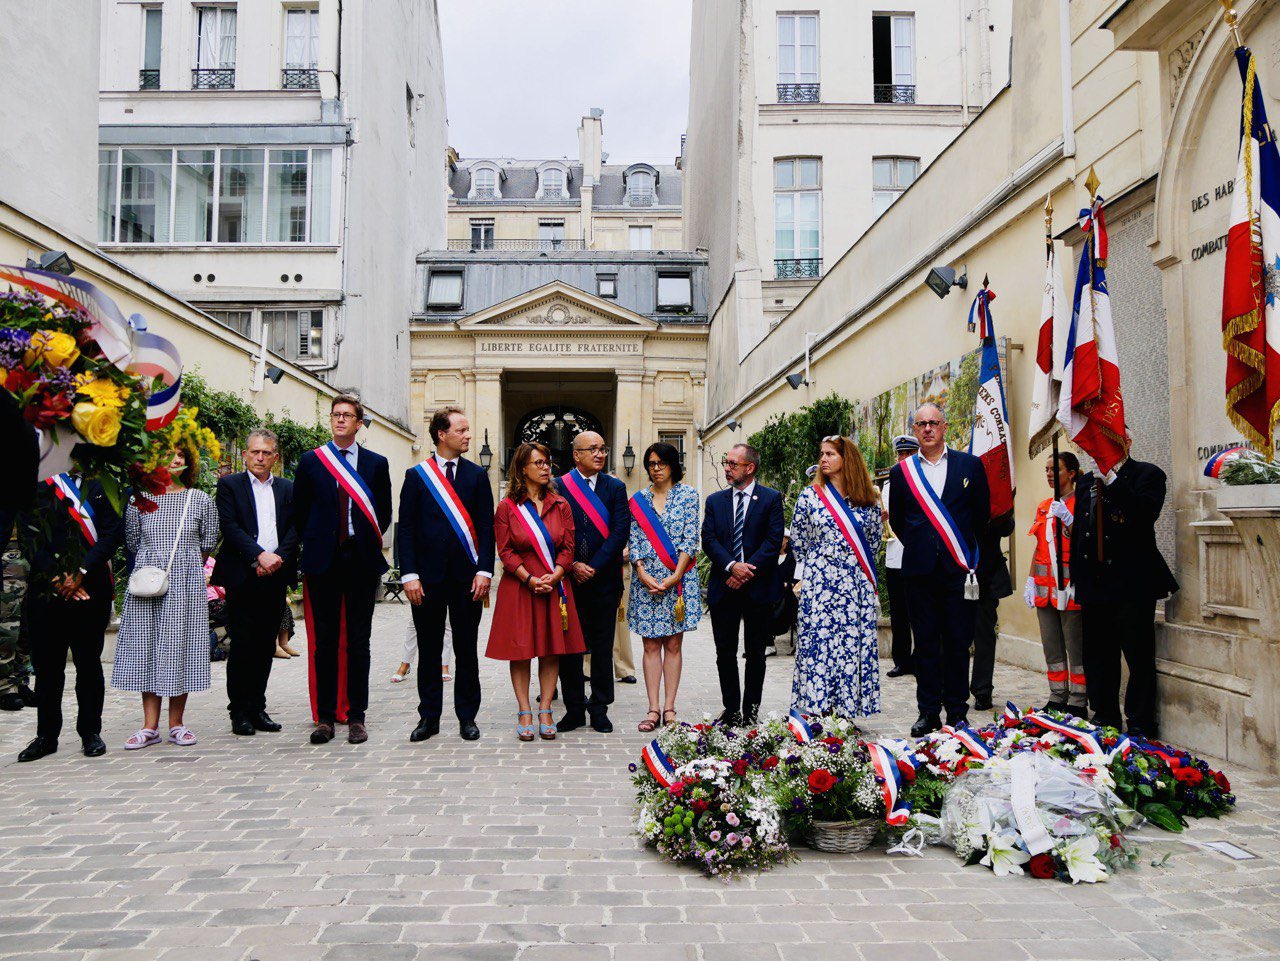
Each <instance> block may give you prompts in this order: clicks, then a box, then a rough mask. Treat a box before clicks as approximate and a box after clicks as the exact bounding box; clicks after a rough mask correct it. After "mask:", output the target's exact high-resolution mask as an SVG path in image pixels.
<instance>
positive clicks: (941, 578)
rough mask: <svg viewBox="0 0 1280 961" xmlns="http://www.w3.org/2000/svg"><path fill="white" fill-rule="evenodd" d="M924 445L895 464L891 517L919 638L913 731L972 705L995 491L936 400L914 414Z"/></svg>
mask: <svg viewBox="0 0 1280 961" xmlns="http://www.w3.org/2000/svg"><path fill="white" fill-rule="evenodd" d="M911 430H912V433H913V434H914V435H915V437H916V440H918V441H919V442H920V452H919V453H918V454H915V455H913V456H911V457H908V458H906V459H905V460H903V461H901V462H900V463H898V464H896V465H894V467H893V469H892V470H891V471H889V484H890V486H891V487H892V489H893V498H892V499H891V500H890V502H889V523H890V525H891V526H892V527H893V530H894V533H895V534H897V536H898V540H899V541H901V542H902V577H903V580H904V582H905V585H906V596H907V608H908V610H909V611H910V615H911V633H912V640H913V641H914V644H915V665H916V703H917V705H918V707H919V709H920V717H919V718H918V719H917V720H916V723H915V724H914V725H913V726H912V728H911V736H912V737H923V736H924V735H925V734H927V733H929V732H930V731H934V730H937V729H938V728H939V727H941V726H942V721H941V717H940V715H941V713H942V709H943V707H944V706H945V707H946V711H947V723H948V724H951V725H957V724H961V723H964V722H965V720H966V719H967V717H968V712H969V645H970V643H971V642H972V641H973V628H974V618H975V616H976V614H977V606H978V605H977V600H978V580H977V566H978V556H977V555H978V545H979V544H980V543H981V542H982V538H983V535H984V534H985V532H986V528H987V521H988V518H989V516H990V511H991V494H990V489H989V488H988V486H987V475H986V471H985V470H984V469H983V467H982V461H981V460H979V459H978V458H977V457H974V456H973V455H972V454H967V453H965V452H964V451H958V450H950V449H948V448H947V445H946V433H947V421H946V417H945V416H944V415H943V413H942V409H941V408H939V407H938V406H937V405H936V404H923V405H921V407H920V408H919V409H918V410H917V411H916V412H915V415H914V417H913V418H912V427H911Z"/></svg>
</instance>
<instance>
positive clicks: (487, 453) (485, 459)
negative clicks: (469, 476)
mask: <svg viewBox="0 0 1280 961" xmlns="http://www.w3.org/2000/svg"><path fill="white" fill-rule="evenodd" d="M492 463H493V451H492V450H490V449H489V428H488V427H486V428H485V429H484V446H483V447H481V448H480V466H481V467H483V468H484V469H485V470H488V469H489V466H490V465H491V464H492Z"/></svg>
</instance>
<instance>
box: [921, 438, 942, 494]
mask: <svg viewBox="0 0 1280 961" xmlns="http://www.w3.org/2000/svg"><path fill="white" fill-rule="evenodd" d="M920 473H921V474H923V475H924V479H925V480H926V481H928V482H929V486H930V487H932V488H933V492H934V493H935V494H937V495H938V496H939V497H941V496H942V488H944V487H946V486H947V448H946V447H943V448H942V456H941V457H939V458H938V460H937V462H936V463H930V461H929V458H927V457H925V456H924V454H923V453H921V455H920Z"/></svg>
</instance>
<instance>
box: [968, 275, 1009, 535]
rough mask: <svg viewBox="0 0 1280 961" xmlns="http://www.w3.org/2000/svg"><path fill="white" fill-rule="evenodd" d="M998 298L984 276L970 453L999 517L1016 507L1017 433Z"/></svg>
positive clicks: (974, 318)
mask: <svg viewBox="0 0 1280 961" xmlns="http://www.w3.org/2000/svg"><path fill="white" fill-rule="evenodd" d="M995 298H996V295H995V291H993V290H991V289H990V288H988V287H987V282H986V281H985V280H984V281H983V282H982V289H981V290H980V291H978V296H977V297H975V298H974V299H973V306H972V307H971V308H970V310H969V328H970V329H971V330H972V329H973V328H974V327H977V328H978V329H979V331H980V336H981V337H982V362H981V367H980V369H979V372H978V393H977V396H976V397H975V398H974V411H973V432H972V433H971V434H970V435H969V453H970V454H972V455H973V456H974V457H977V458H978V459H979V460H981V461H982V468H983V470H984V471H986V474H987V485H988V486H989V487H990V488H991V516H992V517H999V516H1001V515H1002V514H1007V513H1009V511H1011V510H1013V492H1014V490H1015V489H1016V488H1017V484H1016V483H1015V481H1014V477H1013V433H1012V431H1011V430H1010V429H1009V411H1008V407H1007V406H1006V404H1005V399H1004V381H1003V380H1002V379H1001V377H1000V352H999V351H998V350H997V349H996V331H995V323H994V320H993V318H992V316H991V301H993V300H995Z"/></svg>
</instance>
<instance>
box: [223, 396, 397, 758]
mask: <svg viewBox="0 0 1280 961" xmlns="http://www.w3.org/2000/svg"><path fill="white" fill-rule="evenodd" d="M363 422H364V405H362V404H361V403H360V400H359V398H356V397H353V396H351V395H350V394H338V395H337V396H336V397H334V398H333V400H332V402H331V403H330V408H329V428H330V430H331V431H332V432H333V442H332V444H331V445H326V448H325V449H327V451H328V455H327V456H328V457H329V458H332V459H333V460H334V461H336V459H337V458H339V457H341V458H342V459H343V461H344V462H345V463H346V465H347V466H348V467H350V468H352V469H354V471H355V472H356V473H357V474H358V475H359V476H360V478H361V479H362V480H363V481H364V486H365V487H367V488H368V489H369V491H370V493H371V495H372V497H371V499H372V501H373V511H374V517H376V518H377V521H378V524H377V527H376V528H375V527H374V525H373V523H372V522H371V521H370V520H369V518H368V517H367V516H366V515H365V513H364V511H363V510H362V509H361V508H360V506H359V505H357V504H355V503H353V500H352V496H351V494H350V493H349V492H348V489H347V488H346V487H344V486H340V485H339V484H338V481H337V480H336V479H335V476H334V474H332V473H330V468H328V467H326V466H325V463H322V462H321V459H320V456H319V455H318V454H316V452H315V451H307V453H305V454H303V455H302V459H301V460H300V461H299V462H298V469H297V470H296V471H295V472H294V484H293V511H294V528H295V530H296V531H297V533H298V538H299V541H300V543H301V547H302V556H301V560H300V561H299V565H298V566H299V568H300V569H301V571H302V575H303V578H304V580H305V584H306V594H305V599H306V603H307V606H308V608H309V610H310V613H311V618H310V624H311V625H312V626H313V627H314V628H315V636H314V637H312V638H310V641H311V644H310V647H311V658H312V670H313V671H314V677H315V685H314V688H313V690H314V703H313V704H312V710H313V711H314V713H315V716H316V727H315V730H313V731H312V732H311V743H312V744H326V743H328V742H329V741H331V740H333V726H334V724H335V722H336V721H337V720H338V714H339V701H338V676H339V650H338V645H339V639H340V637H341V628H342V624H340V622H339V619H340V618H341V617H342V614H343V612H344V611H345V613H346V618H345V626H346V637H347V645H346V664H347V690H346V700H347V717H346V720H347V740H348V741H349V742H350V743H352V744H363V743H364V742H365V741H367V740H368V739H369V734H368V731H367V730H366V729H365V726H364V716H365V711H366V710H367V709H368V707H369V634H370V633H371V632H372V630H373V604H374V600H375V598H376V597H377V593H378V583H379V581H380V580H381V578H382V575H383V573H384V572H385V571H386V570H387V561H386V559H385V558H384V557H383V556H382V535H383V534H385V533H386V530H387V528H388V527H390V526H391V473H390V470H389V468H388V467H387V459H386V458H385V457H383V456H382V455H381V454H375V453H374V452H373V451H371V450H369V448H367V447H361V446H360V445H359V444H357V443H356V433H357V432H358V431H359V430H360V427H361V425H362V424H363ZM333 469H334V470H339V471H341V470H342V468H341V467H340V466H339V465H338V464H337V463H334V466H333ZM276 626H277V627H279V625H278V624H277V625H276ZM231 643H232V645H233V646H234V644H235V638H234V636H233V637H232V640H231Z"/></svg>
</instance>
